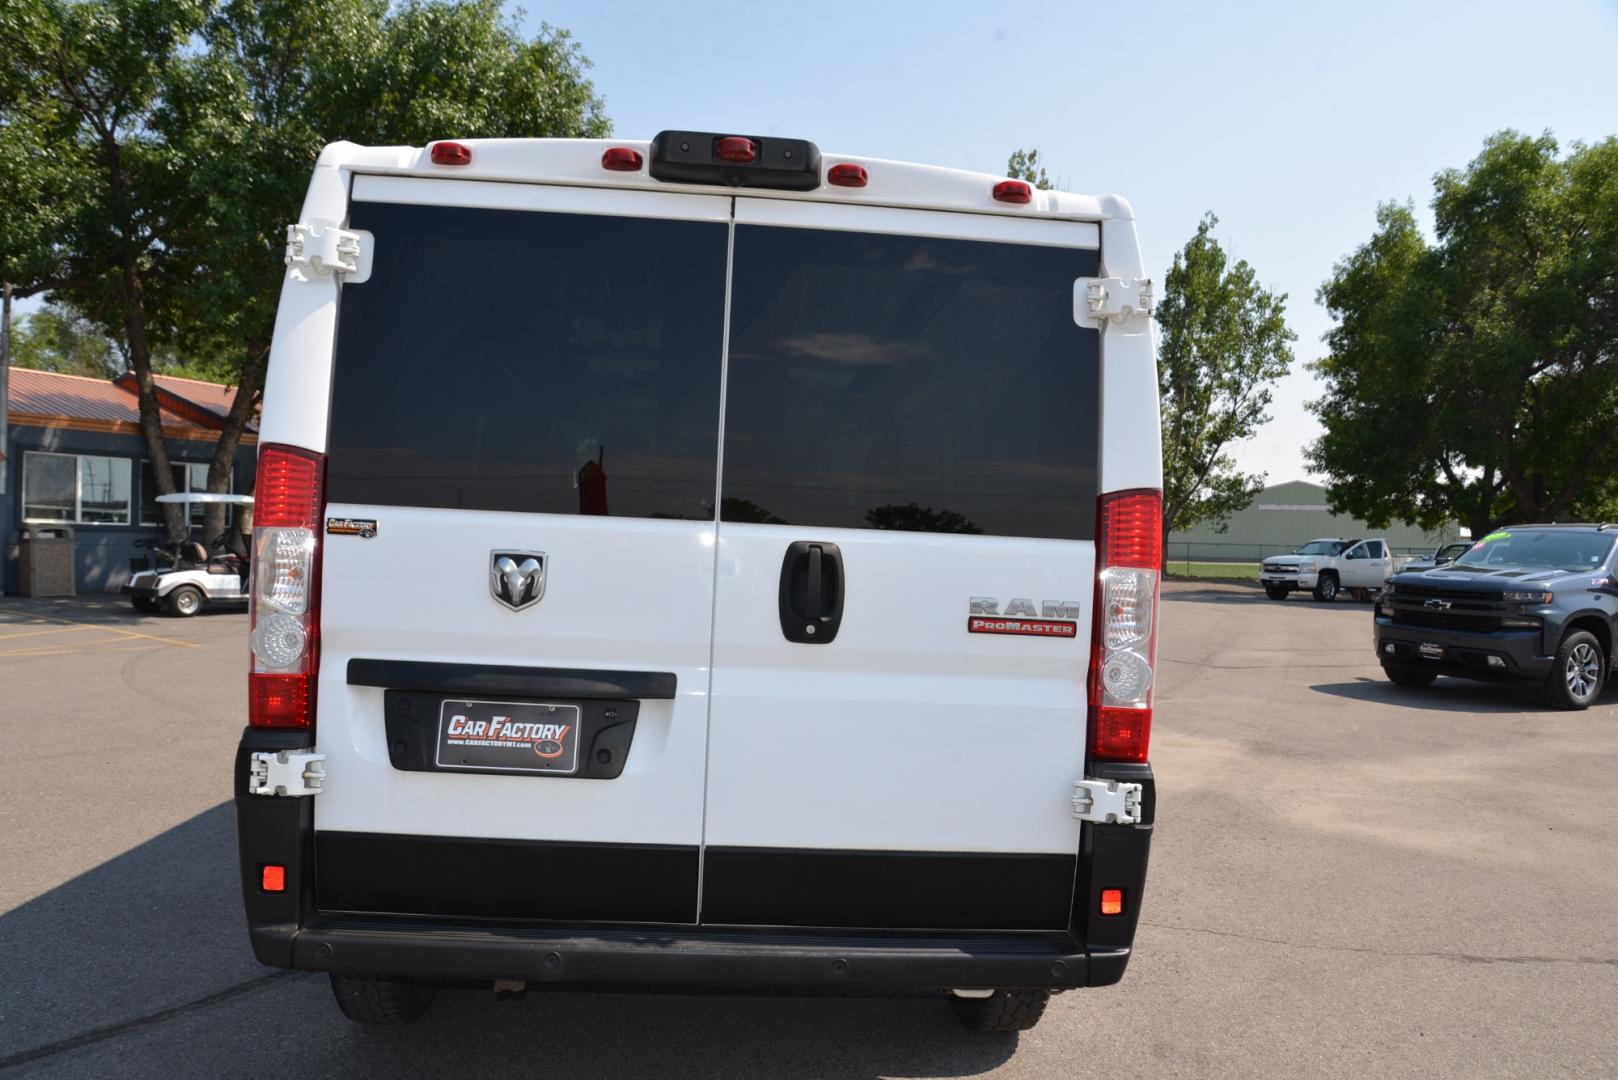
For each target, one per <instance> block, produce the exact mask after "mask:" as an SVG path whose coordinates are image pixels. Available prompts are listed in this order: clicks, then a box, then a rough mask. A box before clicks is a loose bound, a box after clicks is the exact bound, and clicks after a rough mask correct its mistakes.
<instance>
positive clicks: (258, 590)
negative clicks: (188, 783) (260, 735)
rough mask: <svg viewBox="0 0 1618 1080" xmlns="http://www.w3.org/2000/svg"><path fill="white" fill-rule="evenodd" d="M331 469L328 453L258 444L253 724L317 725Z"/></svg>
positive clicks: (250, 698)
mask: <svg viewBox="0 0 1618 1080" xmlns="http://www.w3.org/2000/svg"><path fill="white" fill-rule="evenodd" d="M325 471H326V459H325V458H324V457H323V456H322V455H320V454H316V453H314V452H313V451H310V450H303V449H300V448H298V447H295V446H282V445H279V444H275V443H271V444H266V445H265V446H262V447H260V449H259V457H258V480H257V482H256V484H255V487H254V520H253V573H252V612H253V617H252V624H253V629H252V636H251V638H250V642H251V648H252V668H251V670H250V672H249V674H248V677H247V722H248V723H249V724H250V725H251V726H253V727H269V728H309V727H313V726H314V721H315V686H316V671H317V666H318V657H319V648H318V644H319V636H320V518H321V515H322V513H323V512H324V510H325V483H324V481H325Z"/></svg>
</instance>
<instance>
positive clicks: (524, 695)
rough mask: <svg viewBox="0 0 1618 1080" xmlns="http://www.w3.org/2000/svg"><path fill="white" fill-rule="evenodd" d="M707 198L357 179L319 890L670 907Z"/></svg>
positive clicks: (707, 378)
mask: <svg viewBox="0 0 1618 1080" xmlns="http://www.w3.org/2000/svg"><path fill="white" fill-rule="evenodd" d="M729 219H730V199H729V198H727V197H723V196H718V197H706V196H691V195H678V194H667V193H650V192H623V191H614V192H605V191H592V190H589V189H584V188H561V187H541V186H536V185H525V184H498V183H476V182H465V181H458V180H438V179H417V178H405V177H385V176H359V177H356V178H355V180H354V184H353V191H352V202H351V207H350V218H349V221H348V223H347V227H348V228H351V229H354V230H356V231H362V232H364V233H366V234H369V238H368V239H367V241H366V243H367V246H368V248H369V249H370V250H371V251H372V252H373V253H374V254H373V255H372V258H371V265H370V270H369V276H368V277H367V278H365V279H364V280H362V281H360V282H359V283H357V284H356V283H352V282H351V283H347V284H345V285H344V287H343V290H342V295H341V301H340V307H339V313H338V330H337V335H336V347H335V357H334V362H333V364H334V366H333V378H332V387H331V419H330V432H329V438H328V446H327V454H328V461H327V476H326V485H327V497H328V507H327V514H328V528H327V533H326V536H325V537H324V548H325V553H324V563H323V568H322V575H323V581H322V585H321V588H322V609H321V618H320V635H321V638H320V655H321V662H320V682H319V686H320V692H319V703H318V710H319V711H318V720H317V724H318V728H317V730H318V733H319V740H320V747H321V750H322V751H323V752H324V753H325V754H326V755H327V766H326V768H327V776H328V777H329V781H328V783H327V786H326V789H325V791H324V792H323V793H322V795H321V797H320V798H319V799H318V800H316V806H315V828H316V833H317V852H318V854H317V863H318V865H317V881H318V896H317V904H318V906H319V907H321V908H322V909H327V910H348V911H387V912H404V913H410V914H442V915H454V916H473V917H475V916H487V917H507V918H525V919H527V918H555V919H568V920H584V919H588V920H621V921H647V922H693V921H695V918H696V903H697V875H698V857H699V855H698V853H699V845H700V842H701V831H702V813H703V802H702V800H703V769H704V751H705V741H706V726H707V681H708V677H707V667H708V661H709V648H710V629H711V613H712V610H713V565H714V550H713V532H714V524H713V512H714V500H715V475H716V469H717V456H718V431H719V415H718V413H719V402H720V369H721V357H722V351H723V345H722V343H723V334H724V304H725V285H726V270H727V258H728V242H729V231H730V220H729Z"/></svg>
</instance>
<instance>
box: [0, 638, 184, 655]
mask: <svg viewBox="0 0 1618 1080" xmlns="http://www.w3.org/2000/svg"><path fill="white" fill-rule="evenodd" d="M125 640H127V639H125V638H113V639H112V641H109V642H106V644H108V645H112V644H115V643H117V642H120V641H125ZM162 647H163V646H162V645H133V646H126V647H124V648H119V649H94V650H92V649H90V648H89V647H84V646H81V647H79V648H43V649H11V650H9V651H4V652H0V656H69V655H73V654H75V653H79V654H82V653H86V652H91V651H94V652H98V653H109V652H147V651H149V650H153V649H161V648H162Z"/></svg>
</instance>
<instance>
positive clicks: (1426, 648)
mask: <svg viewBox="0 0 1618 1080" xmlns="http://www.w3.org/2000/svg"><path fill="white" fill-rule="evenodd" d="M1416 651H1417V652H1418V653H1420V654H1421V658H1422V659H1423V660H1442V659H1444V646H1442V645H1440V644H1439V643H1438V642H1436V641H1424V642H1422V643H1421V644H1420V645H1418V646H1416Z"/></svg>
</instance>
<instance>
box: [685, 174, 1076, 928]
mask: <svg viewBox="0 0 1618 1080" xmlns="http://www.w3.org/2000/svg"><path fill="white" fill-rule="evenodd" d="M1098 247H1099V231H1098V229H1097V227H1096V226H1095V225H1093V224H1087V223H1079V222H1070V221H1057V222H1052V221H1037V222H1036V221H1031V220H1027V219H1019V218H1014V217H1008V216H998V215H979V214H945V213H933V212H923V211H906V210H895V209H885V208H874V207H859V206H831V205H824V204H814V203H805V202H789V201H782V200H772V199H761V198H747V197H741V198H738V199H737V200H736V229H735V240H734V253H733V259H734V266H733V275H732V277H733V282H734V284H733V291H732V298H731V314H730V337H729V349H728V360H727V378H726V400H725V440H724V450H723V457H722V468H721V471H722V484H721V522H720V526H719V553H718V556H719V557H718V576H717V579H716V580H717V588H716V604H715V625H714V634H715V636H714V656H713V665H714V666H713V700H712V705H711V721H710V745H709V759H708V793H707V825H706V847H705V854H704V868H703V885H702V890H703V897H702V919H703V921H704V922H705V923H716V924H750V925H794V926H835V927H899V928H911V929H914V928H950V929H963V928H975V929H991V930H1029V929H1058V928H1063V927H1066V926H1067V925H1068V923H1069V915H1070V905H1071V901H1072V891H1073V882H1074V875H1075V870H1076V856H1077V853H1078V850H1079V842H1080V824H1079V822H1078V821H1076V820H1075V819H1074V817H1073V815H1072V813H1071V808H1070V802H1069V800H1070V797H1071V795H1072V793H1073V783H1074V781H1075V780H1077V779H1079V778H1080V777H1081V776H1082V775H1083V763H1084V746H1085V723H1086V704H1085V676H1086V671H1087V668H1088V660H1089V637H1090V618H1091V608H1092V604H1093V594H1094V589H1095V548H1094V542H1093V539H1094V529H1095V511H1096V496H1097V490H1098V485H1097V465H1098V462H1097V455H1098V449H1097V448H1098V441H1099V440H1098V420H1099V409H1100V390H1101V388H1100V374H1099V367H1098V363H1099V358H1098V352H1099V341H1098V334H1097V332H1096V331H1094V330H1085V329H1081V328H1080V327H1078V326H1077V325H1076V324H1075V322H1074V317H1073V291H1074V282H1075V279H1077V278H1080V277H1086V276H1094V275H1095V274H1096V273H1097V266H1098Z"/></svg>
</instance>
